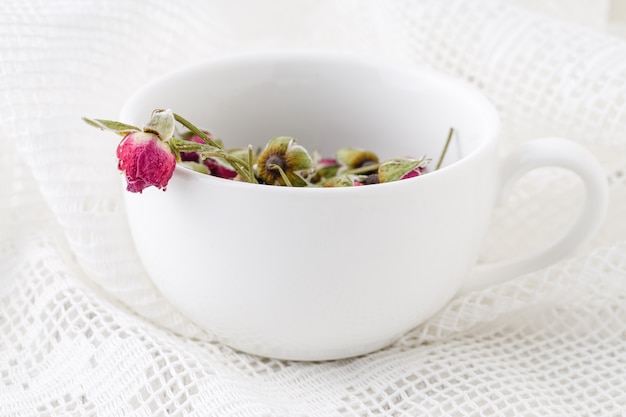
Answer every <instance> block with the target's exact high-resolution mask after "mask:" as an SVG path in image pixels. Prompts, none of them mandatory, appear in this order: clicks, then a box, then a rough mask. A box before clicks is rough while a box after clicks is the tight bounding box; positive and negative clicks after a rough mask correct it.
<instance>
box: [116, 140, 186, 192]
mask: <svg viewBox="0 0 626 417" xmlns="http://www.w3.org/2000/svg"><path fill="white" fill-rule="evenodd" d="M117 158H118V164H117V166H118V169H119V170H120V171H123V172H124V174H125V175H126V181H127V187H126V189H127V190H128V191H131V192H133V193H141V192H142V191H143V189H144V188H146V187H149V186H151V185H153V186H155V187H157V188H161V189H163V190H165V188H166V186H167V183H168V181H169V180H170V178H172V174H173V173H174V168H175V167H176V157H175V156H174V153H173V152H172V150H171V149H170V146H169V145H168V144H167V143H165V142H163V141H162V140H161V139H160V138H159V136H158V135H156V134H154V133H146V132H132V133H129V134H128V135H126V136H124V138H123V139H122V141H121V142H120V144H119V145H118V146H117Z"/></svg>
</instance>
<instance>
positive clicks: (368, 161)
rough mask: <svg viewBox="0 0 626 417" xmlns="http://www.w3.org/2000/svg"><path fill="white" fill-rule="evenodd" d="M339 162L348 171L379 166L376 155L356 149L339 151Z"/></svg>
mask: <svg viewBox="0 0 626 417" xmlns="http://www.w3.org/2000/svg"><path fill="white" fill-rule="evenodd" d="M337 160H338V161H339V162H340V163H341V164H343V165H345V166H346V167H347V168H348V169H357V168H363V167H366V166H369V165H372V166H374V165H376V164H378V156H376V154H375V153H373V152H370V151H367V150H364V149H356V148H342V149H339V150H338V151H337Z"/></svg>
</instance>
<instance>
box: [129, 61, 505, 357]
mask: <svg viewBox="0 0 626 417" xmlns="http://www.w3.org/2000/svg"><path fill="white" fill-rule="evenodd" d="M157 108H169V109H171V110H172V111H174V112H175V113H178V114H180V115H181V116H183V117H185V118H186V119H187V120H189V121H191V122H192V123H194V124H195V125H196V126H198V127H200V128H203V129H207V130H210V131H211V132H212V133H213V134H214V135H215V136H216V137H218V138H220V139H222V140H223V141H224V143H225V146H226V147H235V146H247V145H248V144H253V145H254V146H255V147H261V146H264V145H265V144H266V143H267V141H268V140H269V139H270V138H272V137H274V136H292V137H294V138H296V139H297V141H298V143H299V144H301V145H303V146H304V147H305V148H307V149H308V150H309V151H313V150H317V151H319V152H320V153H321V154H322V155H323V156H333V155H334V153H335V152H336V151H337V150H338V149H339V148H342V147H360V148H366V149H369V150H371V151H373V152H375V153H377V154H378V155H379V156H380V157H381V159H387V158H391V157H405V156H411V157H421V156H423V155H426V156H428V157H431V158H432V159H433V162H432V163H431V165H430V167H431V170H434V167H435V165H436V163H437V162H438V159H439V155H440V154H441V151H442V149H443V146H444V144H445V141H446V138H447V136H448V132H449V130H450V129H451V128H453V129H454V131H455V135H454V138H453V140H452V142H451V145H450V148H449V150H448V153H447V156H446V158H445V161H444V164H443V166H444V168H443V169H441V170H439V171H436V172H430V173H428V174H426V175H423V176H420V177H417V178H412V179H408V180H402V181H398V182H394V183H387V184H379V185H372V186H365V187H349V188H341V189H338V188H334V189H322V188H306V189H301V188H300V189H297V188H288V187H273V186H264V185H253V184H246V183H239V182H233V181H228V180H223V179H220V178H215V177H210V176H207V175H203V174H199V173H196V172H193V171H190V170H187V169H185V168H183V167H180V166H179V167H177V169H176V172H175V174H174V177H173V178H172V180H171V181H170V183H169V185H168V188H167V191H166V192H162V191H159V190H156V189H153V188H150V189H146V190H145V191H144V192H143V194H141V195H134V194H131V193H125V201H126V204H127V212H128V219H129V225H130V229H131V232H132V235H133V239H134V241H135V244H136V247H137V250H138V254H139V256H140V258H141V259H142V262H143V263H144V265H145V267H146V270H147V271H148V273H149V275H150V277H151V278H152V280H153V282H154V283H155V285H156V286H157V287H158V288H159V290H160V291H161V292H162V293H163V295H164V296H165V297H166V298H168V299H169V300H170V301H171V302H172V304H173V305H174V306H175V307H177V308H178V309H180V310H181V311H182V312H183V313H185V314H187V315H188V316H189V317H190V318H191V319H192V320H194V321H195V322H196V323H198V324H199V325H201V326H203V327H205V328H206V329H208V330H209V331H211V332H213V333H215V334H216V335H217V337H218V338H220V340H222V341H223V342H224V343H226V344H228V345H230V346H233V347H235V348H237V349H241V350H243V351H246V352H251V353H256V354H260V355H264V356H271V357H277V358H283V359H295V360H323V359H336V358H342V357H349V356H355V355H359V354H363V353H367V352H371V351H373V350H376V349H379V348H382V347H384V346H387V345H388V344H390V343H392V342H393V341H394V340H396V339H397V338H398V337H399V336H401V335H402V334H403V333H405V332H407V331H408V330H410V329H411V328H413V327H415V326H416V325H418V324H419V323H421V322H423V321H424V320H425V319H426V318H428V317H429V316H431V315H432V314H433V313H434V312H435V311H437V310H438V309H439V308H440V307H441V306H442V305H443V304H445V302H447V301H448V300H449V299H450V298H451V297H452V296H453V295H454V294H455V293H456V292H457V290H458V288H459V287H460V285H461V282H462V281H463V279H464V278H465V276H466V275H467V274H468V272H469V271H470V270H471V268H472V266H473V265H474V263H475V260H476V257H477V254H478V250H479V246H480V241H481V238H482V235H483V233H484V231H485V230H486V227H487V224H488V220H489V217H490V214H491V209H492V207H493V204H494V195H495V192H496V187H497V185H496V184H497V178H496V176H497V171H496V170H497V161H496V157H497V155H496V143H495V142H496V141H495V139H496V135H497V131H498V117H497V114H496V111H495V110H494V108H493V106H491V104H490V103H489V102H488V101H487V100H486V99H485V98H483V97H482V96H481V95H480V94H479V93H477V92H476V91H474V89H473V88H471V87H469V86H468V85H466V84H464V83H462V82H460V81H458V80H455V79H453V78H449V77H446V76H443V75H441V74H438V73H435V72H432V71H429V70H421V69H418V70H415V69H411V70H407V69H402V68H397V67H393V66H387V65H381V64H378V63H375V62H372V61H368V60H365V59H361V58H354V57H345V56H338V55H328V54H297V53H294V54H280V53H279V54H252V55H246V56H234V57H228V58H221V59H218V60H213V61H207V62H203V63H200V64H197V65H194V66H191V67H188V68H185V69H182V70H179V71H176V72H175V73H172V74H170V75H168V76H166V77H164V78H161V79H159V80H157V81H155V82H153V83H151V84H149V85H148V86H146V87H145V88H143V89H142V90H140V91H139V92H137V93H136V94H135V95H133V96H132V97H131V98H130V99H129V100H128V102H127V103H126V105H125V106H124V108H123V110H122V112H121V117H120V118H121V121H123V122H126V123H130V124H135V125H142V123H143V122H144V121H146V120H147V119H148V118H149V116H150V114H151V112H152V111H153V110H154V109H157Z"/></svg>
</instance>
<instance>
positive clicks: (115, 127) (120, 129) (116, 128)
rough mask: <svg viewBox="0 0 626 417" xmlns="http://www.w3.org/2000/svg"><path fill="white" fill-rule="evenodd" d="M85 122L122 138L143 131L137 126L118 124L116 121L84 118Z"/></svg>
mask: <svg viewBox="0 0 626 417" xmlns="http://www.w3.org/2000/svg"><path fill="white" fill-rule="evenodd" d="M83 121H84V122H85V123H87V124H88V125H90V126H93V127H96V128H98V129H101V130H108V131H110V132H115V133H117V134H118V135H120V136H126V135H128V134H129V133H132V132H139V131H141V129H139V128H138V127H136V126H132V125H128V124H126V123H121V122H116V121H114V120H102V119H88V118H87V117H83Z"/></svg>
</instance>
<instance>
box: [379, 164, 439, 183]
mask: <svg viewBox="0 0 626 417" xmlns="http://www.w3.org/2000/svg"><path fill="white" fill-rule="evenodd" d="M426 163H428V161H427V160H426V159H425V158H422V159H407V158H394V159H390V160H388V161H385V162H383V163H382V164H380V166H379V167H378V180H379V181H380V182H381V183H382V182H391V181H397V180H401V179H406V178H411V177H416V176H418V175H420V174H421V172H420V170H421V169H423V166H424V165H425V164H426Z"/></svg>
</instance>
